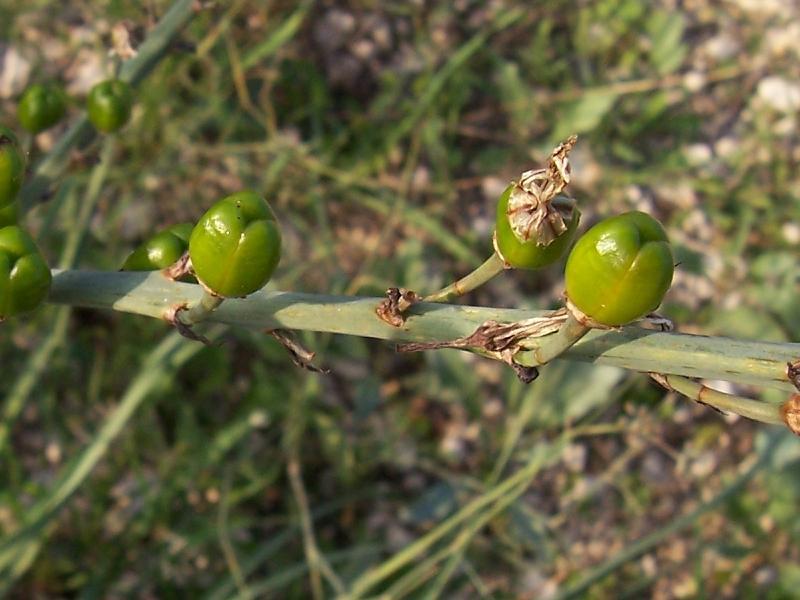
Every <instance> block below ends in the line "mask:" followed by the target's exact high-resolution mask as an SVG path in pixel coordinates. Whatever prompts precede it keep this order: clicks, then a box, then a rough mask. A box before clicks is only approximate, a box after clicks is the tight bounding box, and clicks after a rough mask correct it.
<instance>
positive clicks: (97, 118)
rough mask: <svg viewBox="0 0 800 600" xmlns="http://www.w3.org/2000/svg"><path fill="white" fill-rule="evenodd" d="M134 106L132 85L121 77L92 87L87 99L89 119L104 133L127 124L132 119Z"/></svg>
mask: <svg viewBox="0 0 800 600" xmlns="http://www.w3.org/2000/svg"><path fill="white" fill-rule="evenodd" d="M132 108H133V91H132V90H131V86H130V84H128V83H127V82H125V81H122V80H120V79H109V80H107V81H103V82H100V83H98V84H97V85H95V86H94V87H93V88H92V89H91V91H90V92H89V98H88V99H87V111H88V113H89V120H90V121H91V122H92V125H94V126H95V128H96V129H97V130H98V131H102V132H103V133H110V132H112V131H116V130H118V129H119V128H120V127H122V126H123V125H125V123H127V122H128V119H130V116H131V109H132Z"/></svg>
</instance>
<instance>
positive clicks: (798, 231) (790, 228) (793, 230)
mask: <svg viewBox="0 0 800 600" xmlns="http://www.w3.org/2000/svg"><path fill="white" fill-rule="evenodd" d="M781 235H783V239H784V240H786V242H787V243H789V244H800V225H798V224H797V223H792V222H789V223H784V224H783V226H781Z"/></svg>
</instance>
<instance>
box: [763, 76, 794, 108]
mask: <svg viewBox="0 0 800 600" xmlns="http://www.w3.org/2000/svg"><path fill="white" fill-rule="evenodd" d="M756 94H757V95H758V97H759V98H760V99H761V100H763V101H764V102H765V103H766V104H767V105H768V106H770V107H771V108H773V109H774V110H776V111H779V112H783V113H790V112H794V111H796V110H799V109H800V84H798V83H797V82H795V81H789V80H787V79H784V78H783V77H779V76H777V75H771V76H769V77H764V78H763V79H762V80H761V81H760V82H759V83H758V88H757V89H756Z"/></svg>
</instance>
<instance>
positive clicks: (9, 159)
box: [0, 126, 25, 208]
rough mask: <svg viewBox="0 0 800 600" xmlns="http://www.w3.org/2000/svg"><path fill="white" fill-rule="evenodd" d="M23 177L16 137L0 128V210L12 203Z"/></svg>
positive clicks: (23, 167)
mask: <svg viewBox="0 0 800 600" xmlns="http://www.w3.org/2000/svg"><path fill="white" fill-rule="evenodd" d="M24 175H25V158H24V157H23V155H22V151H21V150H20V149H19V143H18V142H17V136H15V135H14V132H12V131H11V130H10V129H8V128H6V127H2V126H0V208H5V207H6V206H8V205H9V204H11V203H12V202H14V200H15V199H16V197H17V192H19V188H20V186H22V178H23V176H24Z"/></svg>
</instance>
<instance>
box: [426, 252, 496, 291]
mask: <svg viewBox="0 0 800 600" xmlns="http://www.w3.org/2000/svg"><path fill="white" fill-rule="evenodd" d="M504 268H505V265H504V264H503V259H502V258H500V257H499V256H498V255H497V253H496V252H493V253H492V255H491V256H490V257H489V258H487V259H486V261H485V262H484V263H483V264H482V265H481V266H479V267H478V268H477V269H475V270H474V271H472V272H471V273H469V274H467V275H465V276H464V277H462V278H461V279H459V280H458V281H454V282H453V283H451V284H450V285H448V286H447V287H445V288H442V289H441V290H439V291H438V292H434V293H432V294H429V295H427V296H425V297H424V298H423V299H422V300H423V302H450V301H451V300H454V299H456V298H458V297H460V296H463V295H464V294H467V293H469V292H471V291H472V290H474V289H476V288H477V287H479V286H481V285H483V284H484V283H486V282H487V281H489V280H490V279H491V278H492V277H494V276H495V275H497V274H498V273H501V272H502V271H503V269H504Z"/></svg>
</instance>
